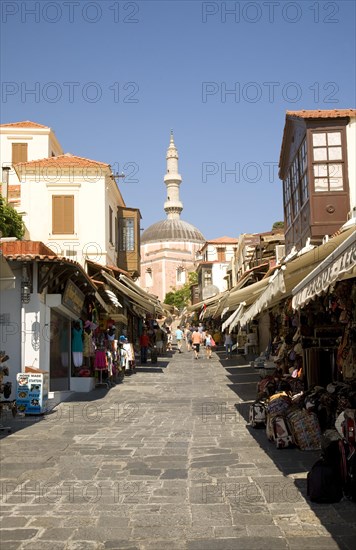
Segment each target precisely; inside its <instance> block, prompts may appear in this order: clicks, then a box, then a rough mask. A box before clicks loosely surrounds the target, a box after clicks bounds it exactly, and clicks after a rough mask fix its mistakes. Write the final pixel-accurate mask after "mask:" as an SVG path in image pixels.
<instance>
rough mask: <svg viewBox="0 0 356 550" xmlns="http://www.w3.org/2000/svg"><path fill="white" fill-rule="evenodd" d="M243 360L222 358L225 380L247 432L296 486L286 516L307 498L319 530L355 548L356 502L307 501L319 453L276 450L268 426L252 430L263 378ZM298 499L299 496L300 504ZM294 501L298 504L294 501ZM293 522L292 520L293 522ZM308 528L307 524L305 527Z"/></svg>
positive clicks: (313, 540)
mask: <svg viewBox="0 0 356 550" xmlns="http://www.w3.org/2000/svg"><path fill="white" fill-rule="evenodd" d="M242 361H243V359H242V358H241V357H240V356H235V358H233V359H231V360H224V359H221V358H220V362H221V365H222V366H223V367H224V368H225V370H226V377H227V380H228V382H227V386H228V387H229V388H230V389H231V390H232V391H233V392H234V393H235V394H236V396H237V397H238V398H239V402H238V403H236V404H235V407H236V409H237V411H238V412H239V413H240V415H241V416H242V417H243V419H244V420H245V421H246V422H247V425H246V430H247V431H248V432H249V434H250V435H251V436H252V437H253V438H254V439H255V441H256V442H257V443H258V444H259V446H260V447H261V448H262V449H263V451H264V452H265V453H266V454H267V455H268V457H269V458H270V459H271V460H272V461H273V463H274V464H275V466H276V467H277V468H278V469H279V470H280V471H281V472H282V474H283V476H284V477H285V478H286V480H288V484H289V485H290V487H291V488H293V486H294V488H295V490H296V491H297V492H296V493H295V495H294V499H293V498H291V499H290V501H289V502H288V499H286V515H288V514H290V513H291V510H292V509H293V505H294V506H295V507H296V508H298V506H300V505H302V504H303V503H304V499H305V500H306V502H307V504H308V506H309V508H310V510H312V511H313V513H314V514H315V515H316V516H317V517H318V520H319V521H320V527H321V526H322V528H324V529H326V530H327V531H328V533H330V535H331V536H332V537H333V539H334V540H335V541H336V543H337V545H338V548H340V549H345V550H352V549H354V548H356V505H355V503H353V502H351V501H349V500H347V499H345V498H344V499H343V500H341V502H339V503H335V504H317V503H313V502H311V501H309V500H308V497H307V480H306V473H307V472H308V471H309V470H310V469H311V467H312V465H313V464H314V462H315V461H316V460H317V459H318V458H319V457H320V452H319V451H301V450H299V449H298V448H288V449H277V448H276V447H275V444H274V442H271V441H269V440H268V439H267V436H266V430H265V427H260V428H252V427H251V426H250V425H249V408H250V404H251V403H253V402H254V401H255V399H256V390H257V382H258V380H260V376H259V374H258V372H256V371H255V370H254V369H253V368H252V367H250V366H249V365H248V364H246V363H245V364H241V363H242ZM238 363H239V364H238ZM268 479H273V477H268V473H266V478H265V480H268ZM274 479H275V480H279V479H280V478H279V477H277V478H276V477H275V478H274ZM263 481H264V478H263V477H261V480H260V483H261V484H263ZM257 483H258V481H257ZM279 483H281V482H279ZM289 490H290V489H289ZM296 496H299V504H298V498H296ZM291 497H292V494H291ZM293 500H294V501H295V502H293ZM291 505H292V506H291ZM304 506H305V505H304ZM306 516H307V512H306ZM291 518H292V515H291ZM290 521H293V520H292V519H290ZM310 521H312V520H310ZM306 523H307V521H306ZM307 527H308V526H307V525H306V528H307ZM323 539H324V537H322V536H320V537H319V539H318V537H317V536H316V535H315V534H313V535H310V538H309V537H308V538H306V539H304V538H300V537H295V543H297V541H299V543H300V546H301V547H304V548H309V546H307V545H308V544H312V547H313V548H314V547H315V548H317V547H319V548H322V547H323ZM318 540H319V542H318ZM324 540H325V539H324ZM314 544H315V546H314ZM296 547H297V546H295V548H296ZM293 548H294V546H293ZM333 548H334V547H333Z"/></svg>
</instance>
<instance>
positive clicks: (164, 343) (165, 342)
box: [139, 323, 173, 363]
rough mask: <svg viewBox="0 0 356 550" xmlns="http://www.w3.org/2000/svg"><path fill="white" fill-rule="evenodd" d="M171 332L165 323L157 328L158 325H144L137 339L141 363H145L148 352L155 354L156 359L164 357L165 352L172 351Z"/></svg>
mask: <svg viewBox="0 0 356 550" xmlns="http://www.w3.org/2000/svg"><path fill="white" fill-rule="evenodd" d="M172 342H173V337H172V332H171V329H170V327H169V326H168V325H166V324H165V323H164V324H163V325H162V326H159V324H158V323H153V324H147V325H145V327H144V329H143V331H142V334H141V336H140V338H139V344H140V353H141V363H147V357H148V351H149V350H150V351H151V353H152V351H153V350H154V353H155V354H157V357H159V356H164V355H165V354H166V352H167V351H172Z"/></svg>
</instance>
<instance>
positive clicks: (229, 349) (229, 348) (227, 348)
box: [224, 329, 232, 359]
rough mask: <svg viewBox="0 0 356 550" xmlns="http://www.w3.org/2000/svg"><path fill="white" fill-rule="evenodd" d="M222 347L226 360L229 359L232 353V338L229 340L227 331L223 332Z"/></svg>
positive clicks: (229, 336)
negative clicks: (223, 347)
mask: <svg viewBox="0 0 356 550" xmlns="http://www.w3.org/2000/svg"><path fill="white" fill-rule="evenodd" d="M224 346H225V352H226V359H229V358H230V357H231V353H232V338H231V334H229V332H228V329H226V330H225V334H224Z"/></svg>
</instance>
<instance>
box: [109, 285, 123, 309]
mask: <svg viewBox="0 0 356 550" xmlns="http://www.w3.org/2000/svg"><path fill="white" fill-rule="evenodd" d="M105 293H106V294H107V296H108V297H109V299H110V302H111V303H112V304H114V306H115V307H121V308H122V307H123V306H122V304H120V302H119V300H118V299H117V296H116V294H115V292H113V291H112V290H109V289H107V288H106V289H105Z"/></svg>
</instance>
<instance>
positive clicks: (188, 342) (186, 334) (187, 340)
mask: <svg viewBox="0 0 356 550" xmlns="http://www.w3.org/2000/svg"><path fill="white" fill-rule="evenodd" d="M184 338H185V345H186V346H187V351H190V350H191V349H192V331H191V329H190V328H189V327H186V328H185V330H184Z"/></svg>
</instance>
